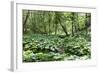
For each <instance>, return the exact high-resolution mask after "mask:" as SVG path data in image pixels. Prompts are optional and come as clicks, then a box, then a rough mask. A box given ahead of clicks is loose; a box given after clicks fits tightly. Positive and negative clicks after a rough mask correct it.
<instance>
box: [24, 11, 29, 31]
mask: <svg viewBox="0 0 100 73" xmlns="http://www.w3.org/2000/svg"><path fill="white" fill-rule="evenodd" d="M29 15H30V11H29V10H28V12H27V15H26V18H25V20H24V22H23V32H26V31H27V28H26V26H27V25H26V23H27V20H28V18H29Z"/></svg>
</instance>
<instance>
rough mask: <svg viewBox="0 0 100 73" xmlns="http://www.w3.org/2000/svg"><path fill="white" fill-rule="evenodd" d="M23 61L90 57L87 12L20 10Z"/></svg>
mask: <svg viewBox="0 0 100 73" xmlns="http://www.w3.org/2000/svg"><path fill="white" fill-rule="evenodd" d="M22 14H23V62H41V61H65V60H77V59H78V60H86V59H90V58H91V50H90V49H91V43H90V42H91V13H84V12H63V11H40V10H23V11H22Z"/></svg>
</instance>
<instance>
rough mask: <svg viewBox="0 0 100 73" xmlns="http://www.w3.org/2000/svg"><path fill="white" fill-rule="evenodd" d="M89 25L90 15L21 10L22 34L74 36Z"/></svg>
mask: <svg viewBox="0 0 100 73" xmlns="http://www.w3.org/2000/svg"><path fill="white" fill-rule="evenodd" d="M90 25H91V14H90V13H78V12H57V11H32V10H23V33H24V34H27V33H31V34H32V33H36V34H47V35H66V36H68V35H72V36H74V35H76V34H78V33H79V32H80V31H84V30H85V31H86V32H85V33H86V34H88V29H89V28H90Z"/></svg>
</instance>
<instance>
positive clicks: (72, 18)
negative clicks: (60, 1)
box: [71, 12, 75, 36]
mask: <svg viewBox="0 0 100 73" xmlns="http://www.w3.org/2000/svg"><path fill="white" fill-rule="evenodd" d="M74 15H75V14H74V12H72V17H71V20H72V36H74Z"/></svg>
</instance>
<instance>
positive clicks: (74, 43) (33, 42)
mask: <svg viewBox="0 0 100 73" xmlns="http://www.w3.org/2000/svg"><path fill="white" fill-rule="evenodd" d="M36 36H37V37H36ZM25 40H26V41H25ZM23 45H24V46H23V50H24V53H23V60H24V61H25V62H29V61H32V62H40V61H59V60H64V59H65V58H66V59H68V60H73V59H74V58H75V59H78V58H81V57H84V56H87V57H86V58H84V59H89V58H90V57H91V53H90V46H91V44H90V42H88V41H87V40H86V39H85V38H84V37H65V38H63V39H62V38H60V37H59V36H49V35H36V34H34V35H32V36H29V37H27V38H24V41H23ZM71 56H72V57H71ZM74 56H75V57H74ZM69 57H70V59H69ZM75 59H74V60H75Z"/></svg>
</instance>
